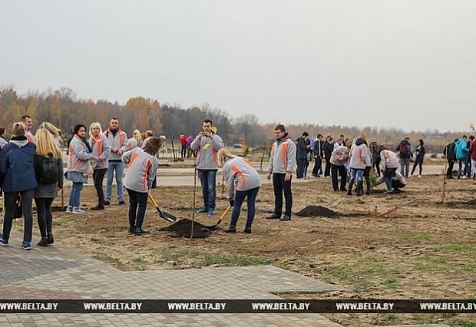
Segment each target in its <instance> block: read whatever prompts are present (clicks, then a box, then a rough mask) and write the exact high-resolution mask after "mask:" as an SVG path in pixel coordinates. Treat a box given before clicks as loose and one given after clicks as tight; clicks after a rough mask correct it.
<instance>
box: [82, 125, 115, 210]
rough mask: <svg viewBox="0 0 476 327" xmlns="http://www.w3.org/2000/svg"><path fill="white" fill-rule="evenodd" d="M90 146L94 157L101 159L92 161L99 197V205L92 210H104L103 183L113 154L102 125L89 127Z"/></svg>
mask: <svg viewBox="0 0 476 327" xmlns="http://www.w3.org/2000/svg"><path fill="white" fill-rule="evenodd" d="M88 142H89V145H90V146H91V149H92V150H93V151H92V153H93V156H95V157H97V158H99V160H98V161H95V160H93V161H91V166H92V169H93V181H94V188H95V189H96V194H97V197H98V204H97V205H96V206H95V207H92V208H91V210H104V202H105V201H104V190H103V188H102V182H103V180H104V176H105V175H106V171H107V168H108V158H109V156H110V154H111V146H110V145H109V141H108V139H107V137H106V136H105V135H104V134H103V132H102V128H101V124H100V123H98V122H94V123H92V124H91V125H90V126H89V141H88Z"/></svg>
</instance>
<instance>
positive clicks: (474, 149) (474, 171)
mask: <svg viewBox="0 0 476 327" xmlns="http://www.w3.org/2000/svg"><path fill="white" fill-rule="evenodd" d="M469 138H470V140H471V145H470V147H469V155H470V156H471V176H470V177H471V178H473V179H474V178H475V177H476V141H475V140H474V136H473V135H471V136H470V137H469Z"/></svg>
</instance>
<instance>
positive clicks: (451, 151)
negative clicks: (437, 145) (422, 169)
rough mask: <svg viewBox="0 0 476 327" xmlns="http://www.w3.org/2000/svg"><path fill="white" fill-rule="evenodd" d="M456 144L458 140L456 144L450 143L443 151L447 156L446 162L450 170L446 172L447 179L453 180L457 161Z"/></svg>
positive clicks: (456, 140)
mask: <svg viewBox="0 0 476 327" xmlns="http://www.w3.org/2000/svg"><path fill="white" fill-rule="evenodd" d="M456 142H458V139H455V140H454V142H450V143H448V144H447V145H446V146H445V149H444V150H443V154H444V155H445V157H446V160H447V161H448V169H447V170H446V177H447V178H453V166H454V164H455V161H456V155H455V146H456Z"/></svg>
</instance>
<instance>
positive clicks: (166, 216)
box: [157, 207, 177, 223]
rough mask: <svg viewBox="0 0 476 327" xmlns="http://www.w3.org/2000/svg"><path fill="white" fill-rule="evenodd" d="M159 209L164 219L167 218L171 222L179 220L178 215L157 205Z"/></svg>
mask: <svg viewBox="0 0 476 327" xmlns="http://www.w3.org/2000/svg"><path fill="white" fill-rule="evenodd" d="M157 211H158V212H159V216H160V218H163V219H165V220H167V221H168V222H171V223H173V222H175V221H177V217H175V216H174V215H172V214H170V213H168V212H165V211H163V210H162V209H160V208H159V207H157Z"/></svg>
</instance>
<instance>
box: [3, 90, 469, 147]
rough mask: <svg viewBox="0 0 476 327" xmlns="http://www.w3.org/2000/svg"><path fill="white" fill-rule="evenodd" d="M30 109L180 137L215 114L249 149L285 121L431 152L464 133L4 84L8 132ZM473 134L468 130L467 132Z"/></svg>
mask: <svg viewBox="0 0 476 327" xmlns="http://www.w3.org/2000/svg"><path fill="white" fill-rule="evenodd" d="M24 114H27V115H29V116H31V117H32V118H33V121H34V127H33V128H35V125H36V126H37V125H39V124H40V123H41V122H43V121H49V122H51V123H53V124H54V125H56V126H58V127H59V128H61V129H62V130H63V131H64V133H65V134H67V133H69V131H70V130H71V129H72V127H73V126H74V125H76V124H80V123H81V124H84V125H86V126H89V124H90V123H92V122H96V121H97V122H100V123H101V125H102V126H103V128H104V129H105V128H107V127H108V124H109V120H110V119H111V118H112V117H116V118H118V119H119V121H120V124H121V127H122V129H123V130H124V131H126V133H127V134H128V135H129V136H132V131H133V130H134V129H138V130H140V131H141V132H144V131H146V130H152V131H154V134H155V135H165V136H166V137H167V138H171V139H178V136H179V134H180V133H185V134H186V135H187V136H188V135H192V136H193V137H194V136H196V135H197V134H198V132H199V131H200V130H201V125H202V121H203V120H204V119H207V118H208V119H211V120H212V121H213V124H214V125H215V126H217V127H218V134H219V135H220V136H221V137H222V138H223V140H224V141H225V142H226V143H227V145H232V144H234V143H242V144H246V145H247V146H248V147H250V148H263V147H266V148H269V146H270V144H271V143H272V140H273V135H274V134H273V132H274V127H275V125H276V124H278V123H280V124H284V125H285V126H286V129H287V131H288V132H289V134H290V136H291V137H292V138H294V139H296V138H298V137H299V136H301V134H302V132H304V131H307V132H308V133H309V135H310V137H311V138H315V137H316V135H317V133H320V134H323V135H324V137H325V136H326V135H332V136H333V137H334V138H337V137H338V136H339V135H341V134H343V135H345V136H347V137H349V139H352V138H354V137H357V136H358V134H359V133H360V132H364V133H365V134H366V135H367V137H368V138H369V140H372V141H377V142H378V143H379V144H386V145H388V146H390V147H393V146H396V145H397V144H398V143H399V142H400V140H401V139H403V137H405V136H407V135H408V136H410V138H411V141H412V142H413V143H416V140H417V139H423V140H424V141H425V145H426V146H427V152H441V150H442V149H443V147H444V146H445V145H446V144H447V143H448V142H449V141H451V140H453V139H455V138H459V137H461V135H462V134H463V133H462V132H459V133H450V132H446V133H440V132H439V131H438V130H428V129H427V130H425V131H404V130H401V129H385V128H375V127H374V128H372V127H364V128H359V127H349V126H341V125H338V124H336V125H332V126H320V125H319V124H318V123H317V122H307V123H303V124H298V125H295V124H294V125H287V124H286V122H276V123H272V124H269V123H266V124H262V123H260V122H259V120H258V118H257V117H256V115H254V114H244V115H241V116H239V117H237V118H233V117H232V116H231V115H230V114H229V113H228V112H226V111H224V110H222V109H219V108H212V107H211V106H210V105H209V104H202V105H201V106H192V107H190V108H182V107H181V106H180V105H178V104H175V105H171V104H161V103H160V102H159V100H157V99H151V98H144V97H141V96H138V97H131V98H130V99H129V100H128V101H127V102H126V103H125V104H124V105H121V104H119V103H118V102H117V101H116V102H110V101H106V100H97V101H93V100H85V99H78V98H77V96H76V94H75V93H74V92H73V90H71V89H69V88H60V89H58V90H51V89H50V90H47V91H44V92H41V93H40V92H37V91H29V92H27V93H26V94H22V95H19V94H18V93H17V92H16V90H15V89H14V88H13V87H11V86H9V87H3V88H1V89H0V126H2V127H5V128H6V130H7V131H8V132H9V130H10V128H9V126H11V125H12V124H13V122H15V121H18V120H20V117H21V116H22V115H24ZM467 135H469V133H467Z"/></svg>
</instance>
